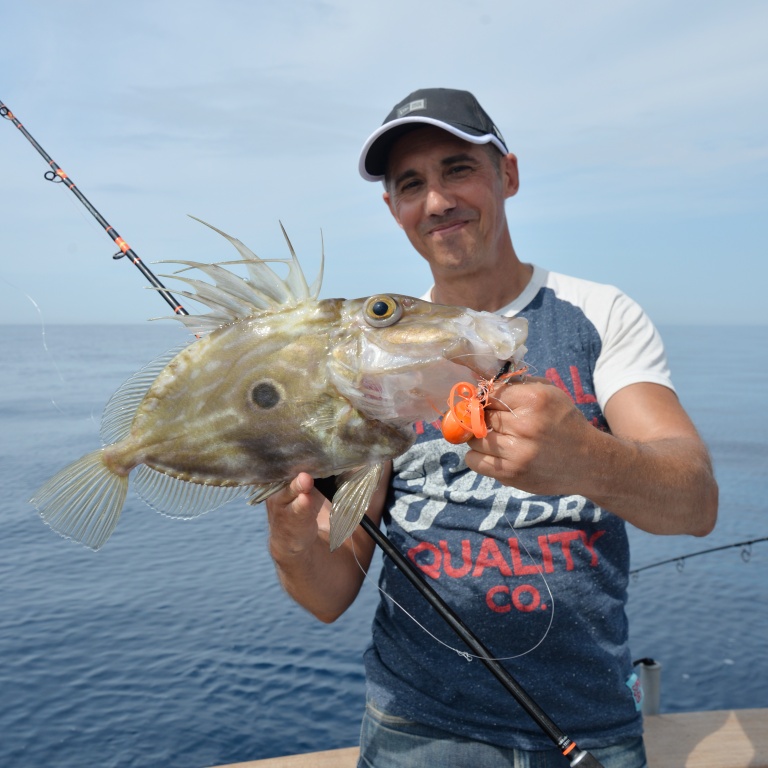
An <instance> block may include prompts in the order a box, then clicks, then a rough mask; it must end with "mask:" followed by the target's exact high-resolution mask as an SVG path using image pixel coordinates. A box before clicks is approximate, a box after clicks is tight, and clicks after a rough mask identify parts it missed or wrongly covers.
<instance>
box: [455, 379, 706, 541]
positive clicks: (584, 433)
mask: <svg viewBox="0 0 768 768" xmlns="http://www.w3.org/2000/svg"><path fill="white" fill-rule="evenodd" d="M495 396H498V398H499V400H500V401H501V402H498V401H497V402H496V403H492V404H491V406H490V409H489V410H487V411H486V418H487V420H488V424H489V426H490V427H491V429H492V430H493V431H491V432H489V434H488V436H487V437H486V438H483V439H482V440H476V439H475V440H472V441H470V446H471V448H472V451H470V452H469V453H468V454H467V457H466V462H467V465H468V466H469V467H470V468H471V469H474V470H475V471H477V472H480V473H481V474H484V475H489V476H491V477H494V478H496V479H497V480H499V481H500V482H501V483H503V484H504V485H511V486H514V487H516V488H520V489H521V490H523V491H528V492H530V493H542V494H552V495H564V494H580V495H582V496H585V497H586V498H588V499H590V500H591V501H593V502H594V503H595V504H598V505H600V506H601V507H603V508H604V509H607V510H609V511H610V512H613V513H614V514H616V515H619V516H620V517H623V518H624V519H625V520H627V521H628V522H630V523H632V524H633V525H635V526H636V527H638V528H642V529H643V530H645V531H648V532H650V533H659V534H680V533H688V534H692V535H694V536H705V535H706V534H708V533H709V532H710V531H711V530H712V529H713V528H714V525H715V521H716V519H717V499H718V490H717V483H716V482H715V478H714V474H713V471H712V463H711V461H710V458H709V453H708V451H707V449H706V446H705V445H704V443H703V442H702V440H701V438H700V437H699V435H698V433H697V432H696V429H695V427H694V426H693V424H692V422H691V420H690V419H689V417H688V415H687V414H686V412H685V410H684V409H683V407H682V406H681V405H680V402H679V401H678V399H677V396H676V395H675V393H674V392H673V391H672V390H670V389H668V388H667V387H663V386H661V385H658V384H632V385H630V386H628V387H625V388H624V389H621V390H619V391H618V392H617V393H616V394H615V395H613V397H611V398H610V400H609V401H608V402H607V403H606V406H605V417H606V420H607V421H608V424H609V426H610V428H611V434H608V433H606V432H602V431H600V430H598V429H595V428H594V427H593V426H592V425H591V424H590V423H589V422H587V420H586V419H585V418H584V417H583V415H582V414H581V412H580V411H579V410H578V409H577V408H576V407H575V406H574V405H573V403H572V402H571V401H570V399H569V398H568V396H567V395H566V394H565V393H564V392H562V391H561V390H560V389H558V388H557V387H554V386H551V385H550V384H548V383H545V382H544V381H542V380H529V381H527V382H525V383H515V384H511V385H510V386H508V387H503V388H501V389H499V390H497V392H496V393H495Z"/></svg>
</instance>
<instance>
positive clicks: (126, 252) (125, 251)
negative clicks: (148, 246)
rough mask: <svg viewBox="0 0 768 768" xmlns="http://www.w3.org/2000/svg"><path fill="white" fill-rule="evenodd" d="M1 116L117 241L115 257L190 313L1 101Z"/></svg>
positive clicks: (178, 310)
mask: <svg viewBox="0 0 768 768" xmlns="http://www.w3.org/2000/svg"><path fill="white" fill-rule="evenodd" d="M0 116H2V117H4V118H5V119H6V120H10V121H11V122H12V123H13V124H14V125H15V126H16V127H17V128H18V129H19V130H20V131H21V133H22V134H23V135H24V137H25V138H26V139H27V141H29V143H30V144H31V145H32V146H33V147H34V148H35V149H36V150H37V151H38V152H39V153H40V155H42V157H43V159H44V160H45V161H46V162H47V163H48V165H50V166H51V170H50V171H46V172H45V174H44V175H45V178H46V179H47V180H48V181H52V182H55V183H59V184H61V183H63V184H64V185H65V186H66V187H67V188H68V189H69V190H70V191H71V192H72V193H73V194H74V195H75V197H76V198H77V199H78V200H79V201H80V202H81V203H82V204H83V205H84V206H85V207H86V208H87V209H88V212H89V213H90V214H91V215H92V216H93V218H94V219H96V221H98V222H99V224H100V225H101V226H102V227H103V228H104V230H105V231H106V233H107V234H108V235H109V236H110V237H111V238H112V240H114V241H115V244H116V245H117V247H118V248H119V249H120V251H119V252H118V253H116V254H114V256H112V258H113V259H115V260H117V259H122V258H123V256H127V257H128V259H129V260H130V262H131V263H132V264H133V265H134V266H135V267H136V268H137V269H138V270H139V271H140V272H141V273H142V274H143V275H144V277H145V278H146V279H147V280H148V281H149V282H150V283H151V284H152V286H153V287H154V288H156V289H157V291H158V293H159V294H160V295H161V296H162V297H163V298H164V299H165V301H166V302H167V303H168V304H169V306H170V307H171V309H172V310H173V311H174V312H175V313H176V314H177V315H188V314H189V312H187V310H186V309H184V307H183V306H182V305H181V302H179V301H178V300H177V299H176V297H175V296H174V295H173V294H172V293H171V292H170V291H169V290H168V289H167V288H166V287H165V286H164V285H163V284H162V283H161V282H160V280H158V278H157V277H156V276H155V274H154V273H153V272H152V270H151V269H150V268H149V267H148V266H147V265H146V264H144V262H143V261H142V260H141V259H140V258H139V257H138V255H137V254H136V252H135V251H134V250H133V248H131V247H130V246H129V245H128V243H126V242H125V240H123V238H122V237H120V235H119V234H118V232H117V230H116V229H115V228H114V227H113V226H111V225H110V223H109V222H108V221H107V220H106V219H105V218H104V217H103V216H102V215H101V214H100V213H99V212H98V211H97V210H96V208H94V206H93V205H92V204H91V202H90V201H89V200H88V198H87V197H86V196H85V195H84V194H83V193H82V192H81V191H80V190H79V189H78V188H77V185H76V184H75V182H74V181H72V179H71V178H70V177H69V176H68V175H67V174H66V173H64V171H63V170H62V169H61V167H59V165H57V164H56V162H55V161H54V160H53V158H51V156H50V155H49V154H48V153H47V152H46V151H45V150H44V149H43V148H42V147H41V146H40V145H39V144H38V143H37V141H35V139H34V138H33V136H32V134H30V132H29V131H28V130H27V129H26V128H25V127H24V126H23V125H22V124H21V123H20V122H19V120H18V119H17V118H16V116H15V115H14V114H13V112H11V110H10V109H8V107H7V106H6V105H5V104H3V102H2V101H0Z"/></svg>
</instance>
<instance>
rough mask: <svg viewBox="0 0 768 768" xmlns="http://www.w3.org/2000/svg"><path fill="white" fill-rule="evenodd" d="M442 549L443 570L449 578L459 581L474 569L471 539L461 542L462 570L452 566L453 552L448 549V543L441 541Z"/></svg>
mask: <svg viewBox="0 0 768 768" xmlns="http://www.w3.org/2000/svg"><path fill="white" fill-rule="evenodd" d="M440 549H441V550H442V552H443V570H444V571H445V573H446V575H447V576H450V577H451V578H454V579H458V578H461V577H462V576H466V575H467V574H468V573H469V571H470V569H471V568H472V549H471V546H470V543H469V539H462V541H461V568H454V567H453V565H451V551H450V550H449V549H448V542H447V541H444V540H441V541H440Z"/></svg>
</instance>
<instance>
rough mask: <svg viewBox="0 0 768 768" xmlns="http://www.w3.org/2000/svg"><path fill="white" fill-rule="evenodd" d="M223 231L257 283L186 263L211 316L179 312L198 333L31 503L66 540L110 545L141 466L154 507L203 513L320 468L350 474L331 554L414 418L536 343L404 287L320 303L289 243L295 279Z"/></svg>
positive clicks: (135, 386)
mask: <svg viewBox="0 0 768 768" xmlns="http://www.w3.org/2000/svg"><path fill="white" fill-rule="evenodd" d="M216 231H218V230H216ZM221 234H222V235H223V234H224V233H221ZM224 236H225V237H227V238H228V239H229V240H230V241H231V242H232V243H233V244H234V245H235V247H237V248H238V250H239V251H240V253H241V255H242V257H243V259H242V261H238V262H233V263H235V264H240V265H242V266H244V267H246V268H247V270H248V274H249V277H248V278H242V277H239V276H238V275H236V274H235V273H234V272H232V271H230V270H228V269H225V268H224V265H223V264H220V265H215V264H197V263H192V262H182V263H183V264H184V265H185V266H186V267H188V268H190V267H193V268H197V269H199V270H201V271H203V272H205V273H206V274H207V275H209V276H210V277H212V278H213V279H214V281H215V283H214V284H211V283H208V282H204V281H200V280H196V279H190V278H188V277H180V278H179V279H181V280H183V281H184V282H185V283H187V285H189V286H191V287H193V288H194V289H195V291H196V292H195V293H191V292H189V291H181V292H180V293H181V294H182V295H184V296H187V297H188V298H192V299H194V300H196V301H198V302H201V303H204V304H207V305H208V306H209V307H210V308H211V309H212V310H213V311H212V312H211V313H209V314H207V315H197V316H183V317H180V318H179V319H181V320H182V322H184V323H185V324H186V325H188V326H190V327H193V328H194V329H195V330H196V331H197V332H198V334H200V337H199V338H198V339H197V340H196V341H193V342H192V343H191V344H189V345H187V346H185V347H184V348H183V349H181V350H175V351H174V352H172V353H169V355H167V356H164V357H162V358H160V359H158V360H157V361H155V362H154V363H152V364H150V365H149V366H147V367H146V368H145V369H142V370H141V371H139V372H138V373H136V374H135V375H134V376H133V377H131V379H129V380H128V381H127V382H126V383H125V384H124V385H123V386H122V387H121V388H120V389H119V390H118V391H117V392H116V393H115V395H113V397H112V398H111V400H110V402H109V403H108V405H107V407H106V409H105V413H104V418H103V421H102V441H103V442H104V446H103V447H102V448H101V449H99V450H97V451H94V452H92V453H90V454H88V455H87V456H84V457H83V458H81V459H79V460H78V461H76V462H74V463H73V464H71V465H70V466H68V467H65V468H64V469H63V470H62V471H61V472H59V473H58V474H57V475H55V476H54V477H53V478H51V479H50V480H49V481H48V482H47V483H45V484H44V485H43V486H42V488H41V489H40V490H39V491H38V492H37V493H36V494H35V496H34V497H33V498H32V503H33V504H35V505H36V506H37V508H38V510H39V511H40V513H41V515H42V516H43V518H44V520H45V521H46V522H48V523H49V524H50V525H51V527H53V528H54V529H55V530H57V531H58V532H60V533H61V534H62V535H65V536H68V537H70V538H73V539H75V540H78V541H82V542H83V543H84V544H86V545H87V546H90V547H91V548H93V549H98V548H100V547H101V546H102V545H103V544H104V542H105V541H106V540H107V538H108V537H109V535H110V534H111V533H112V531H113V530H114V527H115V525H116V524H117V520H118V517H119V515H120V512H121V510H122V507H123V504H124V502H125V498H126V494H127V489H128V477H129V475H131V476H132V478H133V483H134V487H135V489H136V490H137V491H138V493H139V495H140V496H141V497H142V499H143V500H144V501H145V502H146V503H147V504H148V505H149V506H151V507H153V508H154V509H156V510H158V511H160V512H163V513H164V514H167V515H170V516H173V517H194V516H196V515H199V514H202V513H203V512H207V511H209V510H211V509H214V508H216V507H217V506H220V505H221V504H222V503H225V502H227V501H229V500H231V499H232V498H235V497H238V496H246V497H248V500H249V503H252V504H255V503H258V502H259V501H262V500H264V499H266V498H268V497H269V496H270V495H271V494H272V493H275V492H276V491H277V490H279V489H280V488H283V487H284V486H285V485H287V484H288V483H289V482H290V480H291V479H292V478H293V477H295V475H296V474H297V473H298V472H308V473H309V474H310V475H312V476H313V477H315V478H322V477H328V476H330V475H341V476H343V482H342V483H341V485H340V487H339V489H338V491H337V492H336V494H335V496H334V498H333V511H332V513H331V548H332V549H335V548H336V547H338V546H339V545H340V544H341V543H342V542H343V541H344V539H345V538H346V537H347V536H349V535H350V534H351V533H352V531H353V530H354V528H355V527H356V526H357V524H358V523H359V521H360V519H361V518H362V516H363V514H364V513H365V510H366V509H367V507H368V504H369V502H370V498H371V495H372V493H373V490H374V489H375V487H376V484H377V483H378V479H379V477H380V474H381V468H382V466H383V463H384V462H385V461H387V460H389V459H392V458H394V457H395V456H398V455H400V454H401V453H403V452H404V451H405V450H407V448H409V447H410V445H411V444H412V443H413V441H414V439H415V433H414V430H413V424H414V423H415V422H416V421H418V420H420V419H434V418H435V417H436V414H437V413H439V412H440V409H441V407H442V406H443V404H444V403H445V401H446V398H447V397H448V394H449V392H450V389H451V387H452V386H453V385H454V384H456V383H457V382H458V381H461V380H462V379H466V378H467V377H468V375H469V374H470V373H472V374H474V375H475V377H477V378H491V377H492V376H493V375H495V374H496V373H497V371H498V370H499V369H500V367H501V366H502V365H504V364H505V363H507V362H508V361H512V362H513V364H517V363H519V362H520V360H521V358H522V355H523V354H524V352H525V347H524V341H525V337H526V334H527V325H526V322H525V320H522V319H512V318H505V317H501V316H498V315H493V314H490V313H484V312H473V311H471V310H467V309H463V308H458V307H447V306H441V305H437V304H431V303H429V302H425V301H421V300H419V299H415V298H411V297H408V296H401V295H397V294H386V295H378V296H373V297H368V298H363V299H353V300H344V299H324V300H319V299H318V298H317V294H318V292H319V288H320V279H319V278H318V280H317V281H316V282H315V284H313V286H312V287H311V288H310V287H309V286H308V285H307V283H306V281H305V279H304V276H303V273H302V272H301V269H300V267H299V265H298V261H297V260H296V257H295V254H294V253H293V249H292V248H291V256H292V258H291V260H290V261H288V260H286V263H287V264H288V266H289V274H288V277H287V278H286V279H285V280H283V279H282V278H280V277H279V276H277V274H276V273H275V272H273V271H272V270H271V268H269V267H268V266H267V264H266V262H265V261H262V260H261V259H259V258H258V257H257V256H255V255H254V254H253V253H251V252H250V251H249V250H248V249H247V248H245V246H243V245H242V243H240V242H239V241H238V240H235V239H233V238H229V236H227V235H224ZM289 247H290V243H289Z"/></svg>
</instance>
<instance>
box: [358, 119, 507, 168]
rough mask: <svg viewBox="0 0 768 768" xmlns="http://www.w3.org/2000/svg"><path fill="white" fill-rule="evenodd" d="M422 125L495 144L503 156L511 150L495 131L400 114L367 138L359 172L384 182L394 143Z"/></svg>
mask: <svg viewBox="0 0 768 768" xmlns="http://www.w3.org/2000/svg"><path fill="white" fill-rule="evenodd" d="M419 125H434V126H435V127H437V128H441V129H442V130H444V131H447V132H448V133H451V134H453V135H454V136H457V137H458V138H460V139H464V141H468V142H470V143H472V144H488V143H491V144H495V145H496V148H497V149H498V150H499V151H500V152H501V153H502V154H503V155H506V154H508V153H509V150H508V149H507V148H506V146H504V143H503V142H502V141H500V140H499V138H498V137H497V136H495V135H494V134H492V133H483V134H477V133H470V132H469V130H468V129H466V128H465V127H464V128H458V127H457V126H455V125H452V124H451V123H446V122H443V121H442V120H436V119H434V118H432V117H415V116H410V117H401V118H398V119H397V120H391V121H390V122H388V123H385V124H384V125H382V126H381V127H380V128H378V129H377V130H376V131H374V132H373V133H372V134H371V135H370V136H369V137H368V141H366V142H365V144H364V145H363V148H362V150H360V161H359V163H358V170H359V171H360V175H361V176H362V177H363V178H364V179H365V180H366V181H382V180H383V179H384V175H385V173H386V170H387V158H388V157H389V152H390V150H391V149H392V145H393V144H394V143H395V142H396V141H397V140H398V139H399V138H400V137H401V136H403V135H404V134H406V133H408V131H411V130H413V129H414V128H417V127H418V126H419Z"/></svg>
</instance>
